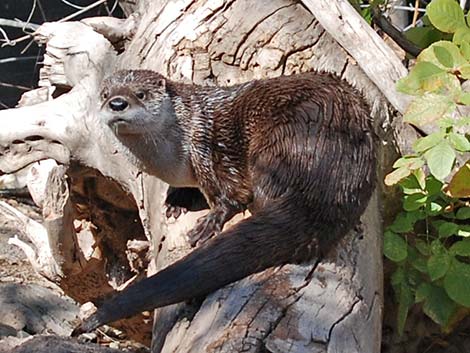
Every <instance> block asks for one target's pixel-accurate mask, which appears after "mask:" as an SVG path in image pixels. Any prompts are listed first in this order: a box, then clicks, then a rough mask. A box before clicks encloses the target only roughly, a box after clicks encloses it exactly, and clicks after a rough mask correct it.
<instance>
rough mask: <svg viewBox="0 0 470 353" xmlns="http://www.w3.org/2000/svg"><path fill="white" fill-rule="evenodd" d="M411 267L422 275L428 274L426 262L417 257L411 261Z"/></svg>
mask: <svg viewBox="0 0 470 353" xmlns="http://www.w3.org/2000/svg"><path fill="white" fill-rule="evenodd" d="M411 266H413V268H415V269H416V270H418V271H419V272H421V273H423V274H426V275H427V274H428V266H427V262H426V260H425V259H424V258H422V257H420V256H418V257H415V258H414V259H412V260H411Z"/></svg>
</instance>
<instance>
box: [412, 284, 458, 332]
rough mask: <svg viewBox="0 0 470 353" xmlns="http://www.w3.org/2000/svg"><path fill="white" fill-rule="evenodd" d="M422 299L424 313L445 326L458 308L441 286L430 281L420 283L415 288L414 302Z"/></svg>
mask: <svg viewBox="0 0 470 353" xmlns="http://www.w3.org/2000/svg"><path fill="white" fill-rule="evenodd" d="M422 301H424V305H423V311H424V313H425V314H426V315H427V316H429V317H430V318H431V319H432V320H433V321H434V322H436V323H437V324H439V325H441V326H447V325H448V324H449V322H450V319H451V317H452V316H453V315H454V314H455V312H456V311H457V309H458V307H457V305H456V304H455V302H454V301H453V300H452V299H450V298H449V296H448V295H447V293H446V291H445V290H444V289H443V288H441V287H438V286H435V285H432V284H430V283H422V284H421V285H420V286H419V287H418V288H417V289H416V302H422Z"/></svg>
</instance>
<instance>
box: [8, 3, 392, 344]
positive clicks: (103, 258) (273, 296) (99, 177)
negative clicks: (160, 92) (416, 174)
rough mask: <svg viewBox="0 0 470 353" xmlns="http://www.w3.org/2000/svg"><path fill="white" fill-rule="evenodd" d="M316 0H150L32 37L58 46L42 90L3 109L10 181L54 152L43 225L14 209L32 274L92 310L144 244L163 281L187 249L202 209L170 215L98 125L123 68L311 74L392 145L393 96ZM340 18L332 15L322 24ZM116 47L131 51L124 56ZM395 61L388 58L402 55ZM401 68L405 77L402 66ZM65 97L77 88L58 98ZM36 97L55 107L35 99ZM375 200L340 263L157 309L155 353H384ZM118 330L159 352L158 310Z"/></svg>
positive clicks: (219, 75) (279, 271)
mask: <svg viewBox="0 0 470 353" xmlns="http://www.w3.org/2000/svg"><path fill="white" fill-rule="evenodd" d="M129 3H130V2H129ZM310 3H311V2H308V1H306V2H304V3H302V2H296V1H292V0H263V1H256V2H253V1H249V0H178V1H163V0H161V1H144V0H141V1H137V2H135V3H132V4H130V5H129V6H130V7H129V9H131V8H132V9H135V10H136V11H137V12H136V13H134V14H133V15H132V16H131V17H129V19H128V20H126V21H116V20H109V21H108V20H106V19H99V20H98V19H91V20H88V21H85V23H75V22H71V23H55V24H46V25H44V26H42V27H41V28H40V30H39V31H38V33H37V36H36V38H37V40H39V41H42V42H44V43H46V44H47V54H46V57H45V67H44V69H42V71H41V73H42V74H41V81H40V82H41V85H42V86H43V87H42V88H41V89H40V91H38V92H36V94H30V98H29V99H25V100H24V102H25V103H24V104H31V103H34V105H31V106H24V107H21V108H18V109H14V110H7V111H2V112H0V119H3V120H2V123H3V122H5V125H4V126H3V129H2V130H1V131H0V170H2V171H3V172H13V171H15V170H17V169H20V168H21V167H23V166H25V165H26V164H29V163H31V162H35V161H38V160H43V159H46V158H52V159H55V160H56V161H57V162H58V163H59V165H57V164H56V163H53V162H48V163H44V162H41V163H39V164H37V165H35V167H34V169H33V172H32V182H31V183H30V185H31V188H32V190H33V191H32V192H33V194H34V195H35V196H34V197H35V200H36V201H37V203H38V204H39V205H41V206H42V207H43V214H44V219H45V221H46V222H45V223H44V224H43V225H38V224H33V223H31V221H30V220H27V219H25V218H24V217H22V216H21V214H18V213H16V217H17V218H18V222H19V224H22V225H23V226H22V227H23V228H22V229H23V230H24V232H25V233H26V234H28V236H29V237H30V239H31V240H32V243H33V247H31V246H29V245H27V244H24V243H21V242H19V241H16V243H17V244H18V245H19V246H21V247H22V248H23V249H24V250H25V253H26V254H27V255H28V257H29V258H30V260H31V261H32V263H33V264H34V265H35V267H36V268H37V269H38V270H40V271H41V272H42V273H44V275H46V276H47V277H48V278H51V279H52V280H53V281H54V282H56V283H58V284H59V285H60V286H61V287H62V288H63V289H64V291H65V292H66V293H67V294H69V295H70V296H71V297H73V298H74V299H76V300H78V301H79V302H86V301H89V300H92V299H93V298H95V297H96V296H99V295H102V294H104V293H107V292H110V291H111V290H112V289H113V288H120V287H122V286H125V285H126V284H128V282H129V281H130V280H135V279H138V278H139V277H140V276H143V275H145V274H146V272H145V270H146V267H147V262H146V260H145V259H146V256H145V253H146V250H147V249H148V248H149V249H150V250H151V253H152V255H153V257H154V261H153V263H152V266H151V271H153V272H155V271H158V270H160V269H162V268H164V267H165V266H167V265H168V264H169V263H172V262H174V261H176V260H177V259H179V258H180V257H182V256H183V255H184V254H185V253H187V252H188V251H189V250H190V249H189V246H188V244H187V241H186V238H185V236H184V235H185V233H186V231H187V230H188V229H190V228H191V227H192V225H193V224H194V223H195V221H196V220H197V218H198V217H199V216H201V214H202V212H204V211H202V212H193V213H187V214H184V215H182V216H181V217H179V218H178V220H174V219H167V218H166V217H165V216H164V215H165V210H164V207H163V204H164V199H165V195H166V190H167V185H165V184H164V183H162V182H161V181H159V180H157V179H156V178H155V177H152V176H150V175H147V174H145V173H143V172H142V171H140V170H138V169H137V168H136V167H135V166H134V165H133V164H132V156H131V155H130V154H129V151H128V150H127V149H126V147H125V146H123V145H121V144H120V143H119V141H118V140H117V139H116V138H115V136H114V135H113V134H112V133H111V131H110V130H109V128H108V127H107V126H105V125H104V123H103V122H102V121H100V119H99V115H98V114H97V113H98V110H97V108H98V100H99V86H100V82H101V80H102V78H103V77H104V76H105V75H107V74H109V73H111V72H112V71H115V70H117V69H120V68H147V69H152V70H156V71H159V72H160V73H163V74H164V75H166V76H168V77H169V78H171V79H174V80H182V81H186V82H196V83H200V84H211V85H213V84H216V85H227V84H234V83H238V82H244V81H248V80H252V79H255V78H264V77H273V76H278V75H288V74H291V73H295V72H303V71H308V70H312V69H317V70H328V71H333V72H336V73H337V74H338V75H339V76H341V77H342V78H344V79H346V80H348V81H349V82H351V83H352V84H354V85H355V86H356V87H357V88H359V89H360V90H361V91H362V92H363V93H364V95H365V97H366V99H367V100H368V101H369V102H370V105H371V107H372V110H373V117H374V121H375V125H376V127H377V130H378V131H379V132H380V134H381V136H382V137H383V138H388V137H387V134H386V133H383V131H382V128H383V127H386V128H389V127H390V121H391V115H390V114H389V108H388V105H387V101H386V99H385V98H384V97H383V95H382V94H381V93H380V91H379V89H378V88H377V87H376V86H375V85H374V84H373V83H372V82H371V80H370V79H369V78H368V77H367V75H366V74H365V73H364V71H363V70H362V69H361V67H362V66H367V65H370V64H373V63H371V62H360V61H359V60H363V58H355V59H356V60H354V59H353V58H352V57H351V56H350V55H348V53H347V52H346V51H345V50H344V49H343V48H342V47H341V46H340V45H339V44H338V42H336V40H335V39H334V38H333V37H332V36H331V35H330V34H329V33H328V32H327V31H326V30H325V29H324V27H322V26H321V25H320V23H321V22H322V21H320V18H318V19H317V18H315V17H314V16H313V15H312V13H311V12H310V11H309V10H308V9H312V11H313V5H311V4H310ZM329 3H330V4H331V7H332V10H333V9H337V8H341V9H343V10H344V9H346V10H349V8H348V7H347V6H349V5H347V2H345V1H340V0H337V1H330V2H329ZM334 14H335V12H334V11H333V12H331V13H330V14H329V13H328V12H327V11H326V10H325V13H323V14H322V15H321V16H322V17H323V16H330V15H331V16H335V15H334ZM343 15H344V16H346V15H347V14H346V13H345V14H343ZM318 16H319V15H318ZM348 16H349V15H348ZM351 16H353V15H352V14H351ZM354 18H355V21H362V20H361V19H360V18H356V17H354ZM363 26H365V24H364V25H363ZM360 28H362V27H360ZM332 31H333V30H332ZM358 33H359V32H358ZM358 33H354V38H356V39H354V40H356V41H360V42H359V43H357V42H356V46H361V47H363V48H364V50H365V51H367V50H368V48H369V47H368V44H370V43H371V42H373V45H374V46H375V47H377V46H379V47H381V46H383V47H385V44H384V43H383V42H381V40H380V38H379V37H378V36H376V35H375V33H368V34H367V36H366V37H361V36H360V34H358ZM348 38H350V39H351V38H353V36H350V37H348V33H346V34H345V39H344V40H345V41H347V40H348ZM371 38H372V39H371ZM351 40H353V39H351ZM115 48H118V50H121V48H125V51H124V52H123V53H122V54H120V55H119V56H117V55H116V52H115ZM384 50H385V51H386V49H384ZM371 53H373V52H371ZM387 53H388V54H387V55H388V56H389V57H390V58H391V59H393V55H394V53H393V52H387ZM351 54H352V55H354V53H351ZM371 55H373V54H371ZM368 60H378V59H377V58H374V57H369V58H368ZM380 60H387V58H381V59H380ZM358 64H359V65H358ZM390 65H391V67H392V69H391V70H392V71H393V72H397V70H398V71H399V72H401V71H400V70H401V69H400V68H399V65H398V64H397V60H395V61H394V60H391V64H390ZM394 65H395V66H394ZM396 65H398V69H397V66H396ZM382 67H383V70H387V65H385V64H384V65H382ZM387 77H390V81H393V80H394V79H396V78H398V77H396V76H393V74H390V75H387ZM57 87H60V89H61V90H64V88H65V91H67V93H65V94H62V95H61V96H60V97H58V98H55V99H52V92H53V91H54V90H56V89H57ZM392 87H393V86H392ZM381 88H382V89H384V90H385V89H387V87H381ZM389 89H390V88H389ZM37 97H40V98H39V99H40V100H44V99H46V101H45V102H43V103H40V104H36V103H37V101H38V98H37ZM389 131H390V132H391V131H393V129H390V130H389ZM384 158H385V157H384ZM351 172H354V171H351ZM379 178H380V176H379ZM379 194H380V192H377V193H375V194H374V195H373V197H372V199H371V202H370V205H369V207H368V209H367V211H366V213H365V215H364V216H363V218H362V226H361V227H358V229H357V230H356V231H355V232H352V233H351V234H350V235H349V236H348V237H347V238H346V239H345V240H344V241H343V242H342V244H341V246H339V247H338V249H337V251H336V253H335V254H334V256H332V258H330V259H325V260H324V261H321V262H319V261H316V260H314V261H312V262H311V263H307V264H303V265H299V266H293V265H285V266H282V267H279V268H273V269H269V270H267V271H264V272H262V273H259V274H255V275H253V276H250V277H248V278H246V279H244V280H242V281H239V282H237V283H235V284H233V285H231V286H228V287H226V288H223V289H221V290H219V291H217V292H215V293H213V294H211V295H210V296H208V297H207V298H206V299H205V300H204V301H203V302H202V303H197V304H194V303H193V304H192V305H186V304H179V305H173V306H169V307H166V308H162V309H159V310H157V311H156V313H155V326H154V332H153V345H152V351H153V352H154V353H157V352H273V353H274V352H279V353H281V352H282V353H285V352H299V353H300V352H351V353H352V352H361V353H367V352H371V353H375V352H378V351H379V349H380V332H381V324H380V323H381V310H382V292H381V291H382V263H381V258H382V257H381V245H380V244H381V224H380V213H379V208H380V207H379V203H380V202H379V201H380V197H379ZM0 206H1V205H0ZM319 207H322V206H321V205H319ZM1 210H2V208H1V207H0V211H1ZM3 212H10V213H13V214H15V211H13V210H11V209H6V210H4V211H3ZM240 217H242V215H240V216H239V218H238V219H240ZM287 241H288V240H287ZM120 325H121V327H122V328H123V329H124V330H125V331H126V332H127V333H128V334H129V335H130V336H132V337H134V338H136V339H138V340H140V341H142V342H147V343H149V341H150V329H149V327H150V325H149V315H148V314H147V315H145V314H143V315H141V316H139V317H137V318H133V319H130V320H127V321H123V322H121V323H120Z"/></svg>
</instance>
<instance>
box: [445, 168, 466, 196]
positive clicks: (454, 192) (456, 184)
mask: <svg viewBox="0 0 470 353" xmlns="http://www.w3.org/2000/svg"><path fill="white" fill-rule="evenodd" d="M448 192H449V193H450V195H451V196H452V197H455V198H463V197H470V162H468V161H467V163H465V164H464V165H463V166H462V167H460V169H459V170H458V171H457V173H455V174H454V176H453V177H452V179H451V181H450V183H449V186H448Z"/></svg>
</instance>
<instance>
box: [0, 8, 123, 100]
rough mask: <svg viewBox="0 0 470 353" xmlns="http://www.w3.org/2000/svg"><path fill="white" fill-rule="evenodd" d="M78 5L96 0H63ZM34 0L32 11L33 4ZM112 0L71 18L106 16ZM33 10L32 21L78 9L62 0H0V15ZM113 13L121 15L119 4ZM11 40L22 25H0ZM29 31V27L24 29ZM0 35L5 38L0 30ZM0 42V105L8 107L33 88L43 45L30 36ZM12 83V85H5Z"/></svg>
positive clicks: (21, 15) (17, 16) (12, 15)
mask: <svg viewBox="0 0 470 353" xmlns="http://www.w3.org/2000/svg"><path fill="white" fill-rule="evenodd" d="M65 1H66V2H69V3H73V4H75V5H78V6H81V7H83V6H87V5H90V4H93V3H94V2H96V0H65ZM34 3H35V4H36V6H35V8H34V11H33V5H34ZM114 4H115V0H109V1H108V2H107V3H104V4H102V5H100V6H98V7H95V8H93V9H91V10H89V11H88V12H86V13H84V14H82V15H80V16H78V17H77V18H74V19H73V20H77V19H81V18H84V17H91V16H108V15H109V14H110V10H111V9H113V7H114ZM32 11H33V14H32V18H31V21H30V22H31V23H34V24H42V23H44V22H51V21H57V20H60V19H61V18H63V17H65V16H68V15H70V14H72V13H75V12H77V11H79V9H76V8H73V7H71V6H70V5H68V4H66V3H65V2H63V1H61V0H37V1H34V0H0V18H2V19H10V20H13V19H19V20H22V21H26V20H27V19H28V17H29V15H30V13H31V12H32ZM112 15H113V16H117V17H122V12H121V11H120V9H119V6H116V7H115V10H114V11H113V13H112ZM0 27H1V28H2V29H3V30H4V31H5V32H6V33H7V35H8V37H9V38H10V40H14V39H15V38H19V37H22V36H24V35H25V33H24V32H23V30H22V29H21V28H13V27H7V26H0ZM26 31H28V30H26ZM0 39H4V37H3V34H1V33H0ZM3 43H4V41H1V42H0V109H4V108H11V107H14V106H15V105H16V103H17V102H18V100H19V98H20V96H21V94H22V93H23V92H24V90H25V89H26V88H27V89H31V88H35V87H36V84H37V81H38V74H39V68H40V66H41V62H42V59H43V52H44V49H43V48H40V47H38V45H37V44H36V43H35V42H32V43H31V39H28V40H26V41H23V42H20V43H18V44H16V45H15V46H4V47H1V45H2V44H3ZM9 85H13V86H14V87H8V86H9Z"/></svg>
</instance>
